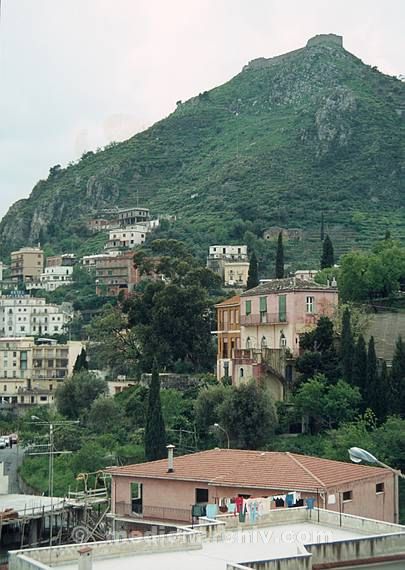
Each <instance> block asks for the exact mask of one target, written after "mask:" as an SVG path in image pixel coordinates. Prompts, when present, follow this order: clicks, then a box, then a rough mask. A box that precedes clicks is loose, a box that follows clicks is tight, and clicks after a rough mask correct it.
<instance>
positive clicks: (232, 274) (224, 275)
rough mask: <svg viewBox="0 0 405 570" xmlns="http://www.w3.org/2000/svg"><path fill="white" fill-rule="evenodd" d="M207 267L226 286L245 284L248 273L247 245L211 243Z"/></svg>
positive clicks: (242, 285)
mask: <svg viewBox="0 0 405 570" xmlns="http://www.w3.org/2000/svg"><path fill="white" fill-rule="evenodd" d="M207 267H208V269H211V271H213V272H214V273H217V274H218V275H219V276H220V277H221V279H222V281H223V283H224V285H226V286H230V287H244V286H246V283H247V279H248V274H249V260H248V254H247V246H246V245H212V246H211V247H210V248H209V253H208V257H207Z"/></svg>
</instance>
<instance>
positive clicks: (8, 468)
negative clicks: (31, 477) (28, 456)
mask: <svg viewBox="0 0 405 570" xmlns="http://www.w3.org/2000/svg"><path fill="white" fill-rule="evenodd" d="M22 459H23V451H22V448H20V445H13V447H12V448H11V449H10V448H9V447H6V448H5V449H0V462H1V463H3V464H4V475H8V492H9V493H19V492H20V489H19V487H18V479H17V467H18V466H19V465H20V464H21V462H22ZM0 474H1V473H0Z"/></svg>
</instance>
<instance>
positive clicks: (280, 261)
mask: <svg viewBox="0 0 405 570" xmlns="http://www.w3.org/2000/svg"><path fill="white" fill-rule="evenodd" d="M283 277H284V247H283V233H282V232H280V233H279V234H278V240H277V253H276V279H282V278H283Z"/></svg>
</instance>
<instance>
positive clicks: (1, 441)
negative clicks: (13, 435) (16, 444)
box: [0, 437, 7, 449]
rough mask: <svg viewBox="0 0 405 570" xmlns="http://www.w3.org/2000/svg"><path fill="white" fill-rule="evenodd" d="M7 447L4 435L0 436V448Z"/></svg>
mask: <svg viewBox="0 0 405 570" xmlns="http://www.w3.org/2000/svg"><path fill="white" fill-rule="evenodd" d="M6 447H7V441H6V438H5V437H0V449H5V448H6Z"/></svg>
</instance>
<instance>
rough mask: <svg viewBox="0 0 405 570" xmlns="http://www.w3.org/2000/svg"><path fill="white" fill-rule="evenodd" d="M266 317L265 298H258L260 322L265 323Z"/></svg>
mask: <svg viewBox="0 0 405 570" xmlns="http://www.w3.org/2000/svg"><path fill="white" fill-rule="evenodd" d="M266 316H267V297H260V322H261V323H265V322H266Z"/></svg>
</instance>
